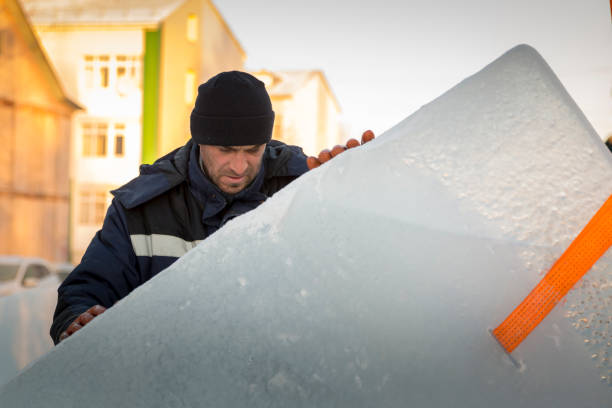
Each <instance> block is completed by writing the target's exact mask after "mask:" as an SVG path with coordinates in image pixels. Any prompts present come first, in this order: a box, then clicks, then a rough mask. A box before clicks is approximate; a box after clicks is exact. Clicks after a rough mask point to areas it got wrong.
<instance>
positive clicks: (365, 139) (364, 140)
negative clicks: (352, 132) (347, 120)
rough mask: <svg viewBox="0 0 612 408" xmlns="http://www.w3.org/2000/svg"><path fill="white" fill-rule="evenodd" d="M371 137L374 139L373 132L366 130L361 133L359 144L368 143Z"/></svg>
mask: <svg viewBox="0 0 612 408" xmlns="http://www.w3.org/2000/svg"><path fill="white" fill-rule="evenodd" d="M372 139H374V132H372V131H371V130H366V131H365V132H363V134H362V135H361V144H364V143H368V142H369V141H370V140H372Z"/></svg>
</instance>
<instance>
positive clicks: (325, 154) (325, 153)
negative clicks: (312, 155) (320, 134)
mask: <svg viewBox="0 0 612 408" xmlns="http://www.w3.org/2000/svg"><path fill="white" fill-rule="evenodd" d="M331 158H332V155H331V152H330V151H329V149H324V150H321V153H319V162H321V164H323V163H325V162H326V161H328V160H329V159H331Z"/></svg>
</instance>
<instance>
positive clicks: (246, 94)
mask: <svg viewBox="0 0 612 408" xmlns="http://www.w3.org/2000/svg"><path fill="white" fill-rule="evenodd" d="M190 125H191V126H190V127H191V137H192V138H193V141H194V142H196V143H197V144H202V145H216V146H248V145H259V144H264V143H268V142H269V141H270V139H271V138H272V127H273V126H274V111H272V103H271V102H270V96H268V92H266V88H265V85H264V83H263V82H261V81H260V80H258V79H257V78H255V77H254V76H253V75H250V74H247V73H246V72H239V71H230V72H222V73H220V74H218V75H216V76H214V77H212V78H210V79H209V80H208V81H206V82H205V83H203V84H202V85H200V86H199V87H198V97H197V99H196V101H195V107H194V108H193V111H192V112H191V123H190Z"/></svg>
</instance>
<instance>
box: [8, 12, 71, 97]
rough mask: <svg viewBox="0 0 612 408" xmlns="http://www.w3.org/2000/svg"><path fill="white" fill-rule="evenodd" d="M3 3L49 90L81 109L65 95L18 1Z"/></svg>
mask: <svg viewBox="0 0 612 408" xmlns="http://www.w3.org/2000/svg"><path fill="white" fill-rule="evenodd" d="M4 5H5V7H6V9H7V10H8V12H9V14H11V15H12V16H13V18H14V19H15V22H16V25H17V30H19V35H21V36H22V37H23V38H24V40H25V42H26V44H27V46H28V47H29V48H30V51H31V52H32V55H33V56H34V58H35V59H36V60H37V61H38V64H37V65H38V67H39V68H40V70H41V72H42V74H43V75H44V77H45V78H46V80H47V82H48V83H49V85H50V86H51V90H52V92H53V94H54V95H55V96H56V97H57V98H58V99H59V100H60V101H62V102H64V103H65V104H66V105H68V106H69V107H70V108H71V109H82V108H81V107H80V106H79V105H78V104H76V103H75V102H74V101H72V100H71V99H70V98H68V97H67V96H66V93H65V92H64V89H63V87H62V84H61V83H60V81H59V79H58V77H57V75H56V73H55V71H54V70H53V67H52V66H51V63H50V62H49V59H48V58H47V55H46V54H45V52H44V51H43V49H42V47H41V46H40V44H39V42H38V39H37V38H36V35H34V32H33V31H32V27H31V26H30V22H29V21H28V18H27V16H26V15H25V14H24V12H23V9H22V8H21V6H20V5H19V1H17V0H6V1H4Z"/></svg>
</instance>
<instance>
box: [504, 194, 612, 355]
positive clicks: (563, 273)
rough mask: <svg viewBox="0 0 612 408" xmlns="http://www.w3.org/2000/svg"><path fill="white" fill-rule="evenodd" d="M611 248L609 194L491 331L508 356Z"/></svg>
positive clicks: (610, 202) (611, 210)
mask: <svg viewBox="0 0 612 408" xmlns="http://www.w3.org/2000/svg"><path fill="white" fill-rule="evenodd" d="M610 245H612V195H611V196H610V197H608V199H607V200H606V202H605V203H604V205H603V206H602V207H601V208H600V209H599V211H597V213H596V214H595V215H594V216H593V218H591V220H590V221H589V223H588V224H587V225H586V227H584V229H583V230H582V231H581V232H580V234H578V236H577V237H576V239H575V240H574V241H573V242H572V243H571V244H570V246H569V247H568V248H567V249H566V250H565V252H564V253H563V255H561V257H560V258H559V259H558V260H557V262H555V264H554V265H553V266H552V268H550V270H549V271H548V273H547V274H546V276H544V278H543V279H542V280H541V281H540V283H538V285H537V286H536V287H535V289H533V290H532V291H531V293H530V294H529V295H528V296H527V297H526V298H525V300H523V302H522V303H521V304H520V305H519V306H518V307H517V308H516V309H514V311H513V312H512V313H510V315H509V316H508V317H507V318H506V320H504V321H503V323H502V324H500V325H499V326H498V327H496V328H495V329H494V330H493V335H494V336H495V338H496V339H497V340H498V341H499V343H500V344H501V345H502V347H503V348H504V349H505V350H506V351H507V352H508V353H511V352H512V350H514V349H515V348H516V347H517V346H518V345H519V344H521V342H522V341H523V340H524V339H525V337H527V336H528V335H529V333H531V331H532V330H533V329H535V328H536V326H537V325H538V324H540V322H541V321H542V320H543V319H544V318H545V317H546V315H548V313H549V312H550V311H551V310H552V309H553V308H554V307H555V305H556V304H557V303H559V301H560V300H561V299H562V298H563V297H564V296H565V295H566V294H567V292H569V290H570V289H571V288H572V287H573V286H574V285H575V284H576V282H578V281H579V280H580V278H582V277H583V276H584V274H585V273H587V271H588V270H589V269H591V267H592V266H593V264H594V263H595V262H597V260H598V259H599V258H601V256H602V255H603V254H604V253H605V252H606V251H607V250H608V248H610Z"/></svg>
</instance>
